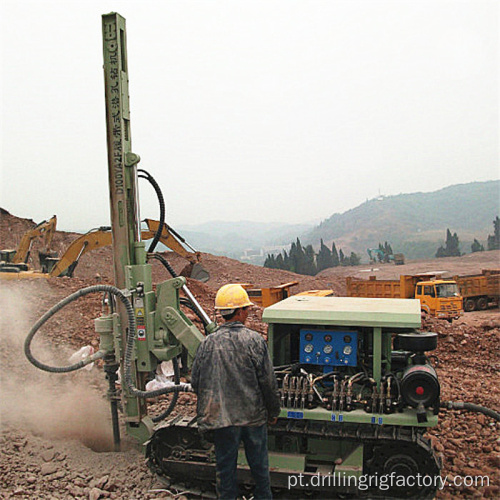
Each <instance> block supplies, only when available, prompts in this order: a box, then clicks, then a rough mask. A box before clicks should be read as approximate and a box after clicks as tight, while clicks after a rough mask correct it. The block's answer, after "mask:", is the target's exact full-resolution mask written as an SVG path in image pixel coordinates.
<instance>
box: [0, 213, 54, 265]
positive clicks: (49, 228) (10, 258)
mask: <svg viewBox="0 0 500 500" xmlns="http://www.w3.org/2000/svg"><path fill="white" fill-rule="evenodd" d="M56 226H57V217H56V216H55V215H54V216H53V217H51V218H50V219H48V220H44V221H42V222H40V223H39V224H37V225H36V226H35V227H34V228H32V229H30V230H28V231H26V232H25V233H24V234H23V237H22V238H21V241H20V242H19V245H18V246H17V249H7V250H1V251H0V272H1V273H6V274H7V273H11V274H17V273H19V272H24V271H29V270H30V268H31V267H30V264H29V262H28V260H29V258H30V255H31V249H32V246H33V243H34V242H35V240H36V239H37V238H43V240H44V246H43V249H42V250H40V251H39V252H38V254H39V258H40V264H41V266H42V268H43V267H44V262H45V260H46V259H47V258H49V259H50V258H54V256H55V255H56V254H55V252H52V251H51V250H50V246H51V244H52V239H53V237H54V233H55V231H56Z"/></svg>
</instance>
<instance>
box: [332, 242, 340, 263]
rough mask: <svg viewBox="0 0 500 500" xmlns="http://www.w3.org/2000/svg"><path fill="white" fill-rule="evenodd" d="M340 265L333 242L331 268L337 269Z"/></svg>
mask: <svg viewBox="0 0 500 500" xmlns="http://www.w3.org/2000/svg"><path fill="white" fill-rule="evenodd" d="M339 265H340V257H339V253H338V252H337V247H336V246H335V242H333V243H332V267H337V266H339Z"/></svg>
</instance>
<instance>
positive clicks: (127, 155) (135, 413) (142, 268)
mask: <svg viewBox="0 0 500 500" xmlns="http://www.w3.org/2000/svg"><path fill="white" fill-rule="evenodd" d="M102 31H103V54H104V82H105V97H106V125H107V146H108V177H109V193H110V211H111V230H112V236H113V261H114V275H115V284H116V287H118V288H119V289H126V290H128V292H129V293H130V294H131V303H132V305H133V309H134V314H135V322H136V332H132V333H135V344H134V354H133V360H132V370H131V371H132V373H131V375H132V379H133V383H134V384H135V387H136V388H137V390H135V391H132V390H130V388H129V387H127V384H125V387H124V395H123V398H122V399H123V402H124V411H125V414H126V417H125V420H126V424H127V432H128V433H129V434H131V435H133V436H134V437H136V438H137V439H138V440H139V441H140V442H144V441H146V440H147V439H148V438H149V436H150V434H151V433H152V427H153V425H152V420H151V418H150V417H148V416H147V406H146V402H145V401H146V399H145V398H146V397H148V396H146V395H145V394H138V393H139V392H142V393H145V392H146V391H145V390H144V387H145V385H146V382H147V380H148V377H150V375H151V374H152V373H154V372H155V370H156V368H157V365H158V363H159V362H161V361H166V360H171V359H173V358H175V357H177V356H179V355H180V354H181V351H182V347H185V348H186V350H187V352H188V354H189V356H190V357H191V358H192V357H193V356H194V354H195V352H196V349H197V347H198V345H199V343H200V342H201V340H202V339H203V335H202V334H201V333H200V332H199V331H198V329H197V328H196V327H195V326H194V325H193V324H192V323H191V321H190V320H189V319H188V318H187V317H186V316H185V315H184V314H183V312H182V311H181V309H180V291H181V289H182V290H183V291H184V293H185V295H186V296H187V297H188V299H189V300H190V301H191V303H192V304H193V305H194V307H195V308H196V309H197V310H198V312H199V313H200V314H201V316H202V317H203V319H204V323H205V325H207V327H208V328H213V324H211V321H210V319H209V318H208V316H207V315H206V314H205V313H204V311H203V310H202V309H201V307H200V306H199V304H198V303H197V302H196V300H195V299H194V297H193V296H192V295H191V294H190V292H189V290H188V289H187V287H186V285H185V283H186V280H185V278H183V277H176V278H174V279H170V280H168V281H166V282H164V283H160V284H159V285H158V286H157V289H156V294H155V292H154V291H153V286H152V277H151V265H150V264H147V256H148V254H147V252H146V249H145V243H144V242H142V241H140V234H141V232H140V217H139V201H138V199H139V198H138V177H137V163H138V162H139V160H140V158H139V156H138V155H136V154H134V153H133V152H132V141H131V130H130V102H129V93H128V82H129V78H128V64H127V47H126V28H125V19H124V18H123V17H122V16H120V15H119V14H117V13H110V14H105V15H103V16H102ZM118 312H119V320H118V318H116V315H115V320H114V326H113V329H114V331H115V334H114V337H115V356H116V359H117V360H120V365H121V367H122V377H124V373H123V365H124V352H125V345H126V343H127V338H128V335H130V332H127V331H126V328H125V325H127V311H126V310H125V307H124V306H123V305H122V304H119V307H118ZM100 321H101V323H102V325H101V326H99V322H100ZM106 321H109V318H100V319H99V320H97V322H98V329H99V328H101V329H105V328H106V326H105V324H106Z"/></svg>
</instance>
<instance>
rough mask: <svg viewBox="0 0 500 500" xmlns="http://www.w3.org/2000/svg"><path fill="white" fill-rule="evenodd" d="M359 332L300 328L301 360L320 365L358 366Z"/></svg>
mask: <svg viewBox="0 0 500 500" xmlns="http://www.w3.org/2000/svg"><path fill="white" fill-rule="evenodd" d="M357 354H358V332H350V331H338V330H309V329H306V328H303V329H302V330H300V362H301V363H307V364H311V365H320V366H357V364H358V363H357Z"/></svg>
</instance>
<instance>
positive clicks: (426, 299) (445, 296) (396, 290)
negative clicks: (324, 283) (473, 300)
mask: <svg viewBox="0 0 500 500" xmlns="http://www.w3.org/2000/svg"><path fill="white" fill-rule="evenodd" d="M346 285H347V295H348V296H349V297H373V298H386V299H396V298H398V299H419V300H420V307H421V309H422V311H423V312H424V313H426V314H429V315H430V316H434V317H436V318H439V319H446V320H448V321H451V320H453V319H458V318H459V317H460V316H461V315H463V301H462V297H461V295H460V292H459V289H458V285H457V283H456V281H454V280H448V279H436V278H435V276H433V275H430V274H428V273H426V274H421V275H401V276H400V278H399V280H378V279H377V278H376V277H375V276H370V278H369V279H368V280H361V279H356V278H352V277H348V278H346Z"/></svg>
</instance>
